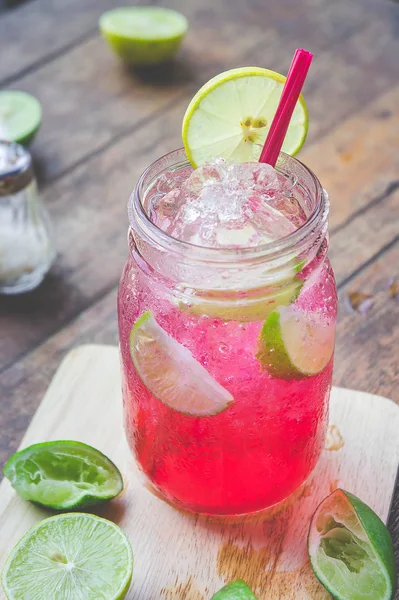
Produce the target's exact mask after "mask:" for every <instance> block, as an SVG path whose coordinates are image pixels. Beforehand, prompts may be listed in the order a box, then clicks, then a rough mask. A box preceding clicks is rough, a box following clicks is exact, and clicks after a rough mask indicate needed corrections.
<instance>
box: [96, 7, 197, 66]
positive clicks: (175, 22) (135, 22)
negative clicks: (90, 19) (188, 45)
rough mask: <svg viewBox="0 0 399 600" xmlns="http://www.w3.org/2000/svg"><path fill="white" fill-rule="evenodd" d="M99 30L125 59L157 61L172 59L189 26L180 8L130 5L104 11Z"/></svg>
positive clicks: (140, 62)
mask: <svg viewBox="0 0 399 600" xmlns="http://www.w3.org/2000/svg"><path fill="white" fill-rule="evenodd" d="M99 27H100V31H101V33H102V35H103V37H104V39H105V40H106V41H107V42H108V43H109V45H110V46H111V48H112V49H113V50H114V51H115V53H116V54H117V55H118V56H119V57H120V58H121V59H122V60H123V61H124V62H126V63H128V64H133V65H155V64H158V63H162V62H164V61H165V60H167V59H169V58H170V57H171V56H173V54H175V52H177V50H178V49H179V47H180V44H181V42H182V40H183V37H184V35H185V33H186V31H187V29H188V22H187V19H186V18H185V17H184V16H183V15H182V14H181V13H179V12H177V11H175V10H172V9H170V8H163V7H160V6H129V7H123V8H116V9H113V10H109V11H106V12H105V13H103V14H102V15H101V17H100V20H99Z"/></svg>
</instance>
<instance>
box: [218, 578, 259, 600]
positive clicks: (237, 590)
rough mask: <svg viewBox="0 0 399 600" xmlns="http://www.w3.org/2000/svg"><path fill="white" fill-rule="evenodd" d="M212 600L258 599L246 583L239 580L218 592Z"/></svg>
mask: <svg viewBox="0 0 399 600" xmlns="http://www.w3.org/2000/svg"><path fill="white" fill-rule="evenodd" d="M211 600H257V597H256V596H255V594H254V593H253V592H252V590H251V588H250V587H249V586H248V585H247V584H246V583H245V581H242V580H241V579H237V581H233V582H232V583H229V584H228V585H225V586H224V587H223V588H222V589H221V590H219V591H218V592H216V594H215V595H214V596H212V598H211Z"/></svg>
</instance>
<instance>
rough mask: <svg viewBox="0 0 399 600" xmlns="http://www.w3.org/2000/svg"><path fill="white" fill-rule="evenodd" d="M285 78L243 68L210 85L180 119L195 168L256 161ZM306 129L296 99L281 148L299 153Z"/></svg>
mask: <svg viewBox="0 0 399 600" xmlns="http://www.w3.org/2000/svg"><path fill="white" fill-rule="evenodd" d="M285 80H286V78H285V77H284V76H283V75H280V74H279V73H275V72H274V71H269V70H268V69H261V68H259V67H241V68H239V69H231V70H230V71H225V72H224V73H221V74H220V75H217V76H216V77H214V78H213V79H211V80H210V81H208V83H206V84H205V85H204V86H203V87H202V88H201V89H200V90H199V91H198V92H197V93H196V95H195V96H194V98H193V99H192V100H191V102H190V104H189V105H188V108H187V110H186V114H185V115H184V119H183V131H182V135H183V143H184V147H185V150H186V154H187V157H188V159H189V161H190V162H191V164H192V165H193V167H198V166H199V165H203V164H204V163H206V162H209V161H212V160H213V159H214V158H216V157H219V156H220V157H223V158H225V159H226V160H229V161H231V162H234V163H242V162H250V161H257V160H258V159H259V156H260V153H261V150H262V146H263V144H264V141H265V139H266V135H267V133H268V131H269V128H270V125H271V122H272V120H273V117H274V114H275V112H276V109H277V105H278V102H279V100H280V96H281V93H282V90H283V87H284V82H285ZM307 130H308V112H307V109H306V104H305V100H304V99H303V97H302V96H300V98H299V100H298V102H297V105H296V107H295V110H294V113H293V115H292V119H291V122H290V126H289V129H288V131H287V135H286V136H285V140H284V144H283V147H282V150H283V151H284V152H287V153H288V154H292V155H294V154H296V153H297V152H299V150H300V149H301V148H302V146H303V144H304V142H305V139H306V134H307Z"/></svg>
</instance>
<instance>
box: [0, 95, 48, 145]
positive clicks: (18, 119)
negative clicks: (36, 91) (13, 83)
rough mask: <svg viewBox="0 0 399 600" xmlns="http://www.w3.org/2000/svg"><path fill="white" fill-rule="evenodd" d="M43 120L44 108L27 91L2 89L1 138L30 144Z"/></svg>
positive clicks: (0, 97)
mask: <svg viewBox="0 0 399 600" xmlns="http://www.w3.org/2000/svg"><path fill="white" fill-rule="evenodd" d="M41 121H42V108H41V105H40V103H39V101H38V100H36V98H35V97H34V96H31V95H30V94H27V93H26V92H19V91H11V90H3V91H0V139H3V140H8V141H10V142H18V143H19V144H23V145H24V146H27V145H28V144H30V143H31V142H32V141H33V139H34V137H35V135H36V133H37V131H38V129H39V127H40V124H41Z"/></svg>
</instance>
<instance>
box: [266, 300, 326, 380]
mask: <svg viewBox="0 0 399 600" xmlns="http://www.w3.org/2000/svg"><path fill="white" fill-rule="evenodd" d="M334 339H335V333H334V323H333V322H329V321H328V320H327V319H326V317H324V316H323V315H319V314H318V313H306V312H304V311H300V310H295V309H291V308H290V307H285V306H279V307H278V308H277V309H276V310H274V311H273V312H271V313H270V314H269V316H268V317H267V319H266V321H265V322H264V324H263V326H262V329H261V332H260V335H259V349H258V352H257V358H258V360H259V362H260V364H261V365H262V368H264V369H265V370H267V371H268V372H269V373H270V374H271V375H273V376H274V377H277V378H280V379H286V380H290V379H302V378H303V377H312V376H314V375H318V374H319V373H321V372H322V371H323V369H324V368H325V367H326V366H327V364H328V363H329V362H330V360H331V358H332V356H333V353H334Z"/></svg>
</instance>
